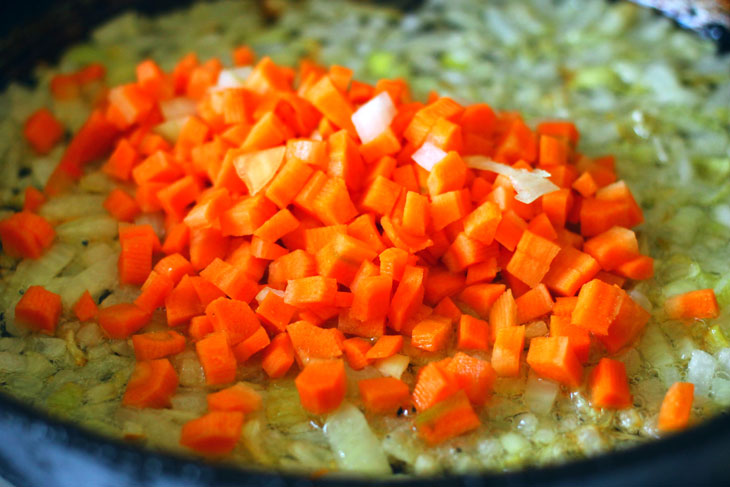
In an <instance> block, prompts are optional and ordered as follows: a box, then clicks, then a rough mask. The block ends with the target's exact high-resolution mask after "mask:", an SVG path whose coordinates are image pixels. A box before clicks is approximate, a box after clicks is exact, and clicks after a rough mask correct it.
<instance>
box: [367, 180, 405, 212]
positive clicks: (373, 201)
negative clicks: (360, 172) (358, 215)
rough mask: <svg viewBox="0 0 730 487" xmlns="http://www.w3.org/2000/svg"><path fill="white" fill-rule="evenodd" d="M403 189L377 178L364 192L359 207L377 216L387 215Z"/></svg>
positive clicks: (398, 185) (394, 183)
mask: <svg viewBox="0 0 730 487" xmlns="http://www.w3.org/2000/svg"><path fill="white" fill-rule="evenodd" d="M401 191H403V187H402V186H401V185H400V184H398V183H396V182H394V181H391V180H390V179H388V178H385V177H383V176H377V177H376V178H375V179H374V180H373V182H372V183H370V186H369V187H368V188H367V189H366V190H365V192H364V194H363V199H362V201H361V202H360V206H361V207H362V208H363V209H364V210H366V211H371V212H373V213H376V214H378V215H389V214H390V211H391V210H392V209H393V205H395V202H396V200H397V199H398V196H399V195H400V193H401Z"/></svg>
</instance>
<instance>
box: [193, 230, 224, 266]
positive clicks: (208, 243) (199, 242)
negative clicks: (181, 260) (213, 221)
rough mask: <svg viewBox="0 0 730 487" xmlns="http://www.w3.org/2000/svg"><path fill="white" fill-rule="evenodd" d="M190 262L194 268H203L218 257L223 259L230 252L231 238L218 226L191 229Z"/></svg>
mask: <svg viewBox="0 0 730 487" xmlns="http://www.w3.org/2000/svg"><path fill="white" fill-rule="evenodd" d="M189 247H190V263H191V264H192V265H193V269H195V270H198V271H199V270H201V269H204V268H205V267H207V266H208V265H209V264H210V263H211V262H213V261H214V260H215V259H216V258H220V259H223V258H225V256H226V255H227V254H228V248H229V239H228V238H227V237H226V236H225V235H223V233H222V232H221V231H220V230H218V229H217V228H213V227H210V228H197V229H194V230H190V243H189Z"/></svg>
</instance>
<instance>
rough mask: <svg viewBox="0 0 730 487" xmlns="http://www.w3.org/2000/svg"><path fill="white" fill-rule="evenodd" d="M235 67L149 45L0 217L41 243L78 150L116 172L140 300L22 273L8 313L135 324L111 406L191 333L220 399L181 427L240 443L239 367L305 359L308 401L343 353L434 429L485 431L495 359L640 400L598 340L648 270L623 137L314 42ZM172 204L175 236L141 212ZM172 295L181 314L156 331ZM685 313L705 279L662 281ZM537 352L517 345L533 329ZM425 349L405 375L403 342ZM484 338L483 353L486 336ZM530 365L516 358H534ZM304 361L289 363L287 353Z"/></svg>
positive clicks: (163, 386) (413, 349)
mask: <svg viewBox="0 0 730 487" xmlns="http://www.w3.org/2000/svg"><path fill="white" fill-rule="evenodd" d="M233 58H234V60H235V61H236V63H237V64H238V65H239V66H240V67H236V68H233V69H223V65H222V63H221V62H220V61H219V60H217V59H215V58H213V59H210V60H208V61H205V62H202V63H201V62H200V61H199V60H198V58H197V56H195V55H194V54H190V55H188V56H186V57H184V58H183V59H181V60H180V62H179V63H178V64H177V65H176V66H175V68H174V69H173V70H172V72H169V73H166V72H164V71H163V70H162V69H161V68H160V67H159V66H158V65H157V64H156V63H155V61H153V60H146V61H144V62H143V63H141V64H139V65H138V66H137V80H136V82H134V83H129V84H124V85H120V86H116V87H112V88H111V89H110V90H109V91H108V95H106V96H104V92H102V91H101V90H100V94H99V95H98V99H97V108H96V110H94V111H93V113H92V114H91V116H90V117H89V118H88V120H87V121H86V123H85V124H84V125H83V126H82V127H81V129H80V130H79V131H78V133H77V134H76V135H75V136H74V138H73V140H72V141H71V143H70V144H69V146H68V148H67V149H66V151H65V153H64V156H63V158H62V159H61V162H60V163H59V165H58V166H57V168H56V170H55V171H54V172H53V174H52V175H51V177H50V178H49V180H48V183H47V184H46V187H45V191H44V193H39V192H38V191H37V190H33V189H29V190H28V191H27V193H26V205H25V207H24V210H23V211H22V212H20V213H16V214H14V215H12V216H10V217H8V218H6V219H5V220H2V221H0V239H1V240H2V245H3V249H5V252H7V253H8V255H11V256H15V257H23V258H29V259H37V258H38V257H40V256H41V255H42V254H43V252H44V251H45V249H47V248H48V247H49V246H50V245H51V244H52V243H53V241H54V237H55V231H54V229H53V226H52V225H51V224H50V223H49V222H48V221H47V220H46V219H44V218H43V217H42V216H39V215H38V214H36V213H35V211H37V210H38V208H39V207H42V205H43V204H44V200H45V198H46V197H50V198H53V197H54V196H56V195H60V194H63V193H64V192H67V191H70V190H72V189H73V187H74V182H75V181H76V180H78V179H79V177H80V176H81V175H82V174H83V167H84V166H85V165H86V164H88V163H90V162H93V161H94V160H96V159H98V158H99V157H106V156H105V155H106V154H108V153H110V155H108V158H107V161H106V163H105V164H104V165H103V167H102V170H103V172H105V173H106V174H107V175H108V176H110V177H112V178H113V179H115V180H116V181H117V182H118V183H119V187H117V188H115V189H113V190H112V191H111V192H110V193H109V194H108V196H107V198H106V200H105V201H104V208H106V210H107V211H108V212H109V214H110V215H111V216H112V217H114V218H115V219H117V220H119V222H120V223H119V242H120V244H121V253H120V256H119V260H118V270H119V280H120V283H121V284H129V285H134V286H141V290H142V292H141V294H139V296H138V297H137V298H136V299H135V300H134V302H123V303H118V304H114V305H112V306H106V307H102V308H100V309H98V308H97V306H96V304H95V302H94V300H93V299H92V297H91V295H90V293H89V292H88V290H86V291H85V292H84V294H83V295H82V296H81V298H80V299H79V300H78V301H77V302H76V303H74V305H73V308H72V310H64V309H63V305H62V299H61V296H60V295H58V294H56V293H53V292H50V291H48V290H46V289H45V288H43V287H42V286H31V287H30V288H29V289H28V290H27V291H26V292H25V293H24V295H23V297H22V298H21V299H20V301H19V302H18V304H17V305H16V307H15V320H16V322H17V323H19V324H21V325H24V326H26V327H28V328H30V329H32V330H35V331H38V332H43V333H48V334H51V335H53V334H54V332H55V328H56V326H57V324H58V322H59V319H60V316H61V314H62V313H64V312H69V311H72V312H73V313H74V314H75V315H76V317H77V318H78V320H79V321H89V320H95V321H96V322H98V324H99V325H100V327H101V328H102V329H103V330H104V332H105V333H106V334H107V335H108V336H109V337H111V338H114V339H127V338H131V340H132V344H133V347H134V353H135V356H136V358H137V364H136V366H135V368H134V372H133V373H132V376H131V378H130V379H129V382H128V383H127V386H126V392H125V393H124V397H123V399H122V403H123V404H124V405H126V406H130V407H136V408H165V407H168V406H170V399H171V397H172V396H173V394H174V393H175V392H176V390H177V387H178V383H179V378H178V374H177V372H176V370H175V368H174V367H173V366H172V364H171V362H170V359H169V357H171V356H173V355H176V354H180V353H182V352H184V351H185V349H186V345H187V344H188V343H192V344H194V347H195V351H196V353H197V357H198V360H199V361H200V363H201V364H202V367H203V370H204V374H205V381H206V383H207V384H208V385H209V386H229V387H226V388H223V389H220V390H219V391H218V392H212V393H210V394H208V412H207V413H206V414H205V415H203V416H202V417H200V418H197V419H193V420H191V421H189V422H188V423H186V424H185V425H184V426H183V429H182V433H181V437H180V442H181V444H182V445H184V446H187V447H189V448H191V449H193V450H196V451H198V452H200V453H203V454H207V455H221V454H226V453H229V452H230V451H231V450H233V448H234V447H235V446H236V444H237V443H238V440H239V437H240V436H241V430H242V428H243V425H244V422H245V420H246V415H247V414H249V413H252V412H254V411H256V410H257V409H259V408H260V407H261V403H262V400H261V397H260V395H259V394H258V393H257V392H256V391H255V390H254V389H252V388H251V387H249V386H247V385H245V384H242V383H237V384H234V383H235V381H236V374H237V369H238V367H239V364H244V363H247V362H249V361H255V363H260V366H261V367H262V368H263V370H264V371H265V372H266V374H267V375H268V377H269V378H270V379H272V380H273V379H278V378H280V377H283V376H285V375H286V374H288V373H292V374H296V380H295V383H296V389H297V392H298V396H299V401H300V402H301V405H302V406H303V407H304V409H305V410H307V411H308V412H309V413H311V414H313V415H324V414H327V413H331V412H333V411H335V410H337V409H338V408H339V407H340V406H341V405H342V403H343V400H344V398H345V394H346V391H347V387H348V384H347V382H348V379H347V374H346V372H345V362H346V363H347V365H348V366H349V367H350V368H351V369H353V370H360V369H363V368H364V367H365V366H367V365H370V364H373V365H375V367H376V368H378V369H381V370H382V369H385V371H386V372H385V373H384V377H381V378H371V379H362V380H359V381H358V383H357V387H358V389H359V391H360V398H361V400H362V405H363V407H364V408H365V409H366V410H367V411H369V412H371V413H375V414H396V413H397V412H398V411H403V410H404V409H408V408H410V407H411V405H413V407H414V408H415V411H416V412H417V414H416V415H415V417H414V426H415V429H416V430H417V432H418V434H419V435H420V436H421V437H422V438H423V439H424V440H425V441H426V442H427V443H429V444H438V443H440V442H443V441H445V440H448V439H450V438H453V437H455V436H458V435H461V434H464V433H466V432H469V431H471V430H474V429H476V428H479V426H480V424H481V420H480V419H479V416H477V414H476V412H475V409H476V410H479V409H481V408H484V407H487V408H488V407H489V404H488V401H489V396H490V393H491V389H492V387H493V383H494V380H495V378H496V377H497V376H499V377H516V376H519V375H520V368H521V367H525V366H527V367H530V368H531V369H532V370H533V371H534V372H535V373H536V374H537V376H538V377H541V378H543V379H549V380H552V381H555V382H557V383H560V384H563V385H564V386H566V387H568V388H580V387H582V386H583V385H584V384H586V385H587V387H589V388H590V391H591V401H592V404H593V406H594V407H595V408H612V409H622V408H626V407H629V406H630V405H631V404H632V397H631V394H630V392H629V385H628V377H627V374H626V370H625V366H624V363H623V362H620V361H617V360H615V359H611V358H607V357H603V358H601V359H600V362H599V363H598V365H597V366H596V367H595V368H594V369H593V371H592V373H591V374H590V378H586V377H584V375H585V374H584V370H583V367H584V365H585V364H586V362H587V361H588V360H589V356H590V350H591V347H598V348H600V349H601V350H605V352H606V353H608V354H613V353H616V352H618V351H620V350H621V349H622V348H623V347H624V346H626V345H627V344H630V343H631V342H633V341H634V340H635V339H636V337H637V336H638V335H639V334H640V333H641V331H642V329H643V328H644V326H645V325H646V323H647V321H648V319H649V313H648V312H647V311H646V310H644V309H643V308H642V307H641V305H640V304H637V303H636V302H635V301H634V300H633V299H632V298H631V296H630V295H629V294H628V293H627V292H626V291H625V290H624V289H623V288H622V287H623V286H624V285H625V284H626V283H627V282H630V281H634V280H642V279H648V278H650V277H652V275H653V259H652V258H651V257H649V256H646V255H642V254H641V253H640V252H639V245H638V241H637V238H636V234H635V233H634V231H632V230H631V227H633V226H635V225H637V224H639V223H641V222H642V221H643V215H642V211H641V209H640V207H639V206H638V204H637V203H636V201H635V200H634V197H633V196H632V194H631V191H630V190H629V189H628V186H627V185H626V183H625V182H624V181H622V180H617V176H616V173H615V170H614V159H613V157H612V156H602V157H598V158H591V157H589V156H587V155H584V154H581V153H580V152H578V151H577V150H576V145H577V143H578V140H579V137H580V134H579V132H578V130H577V128H576V127H575V125H574V124H573V123H571V122H568V121H548V122H543V123H541V124H540V125H538V127H537V129H536V130H532V129H531V128H530V127H529V126H528V125H526V124H525V122H524V121H523V119H522V117H521V116H520V115H519V114H518V113H516V112H498V113H495V112H494V110H492V108H491V107H490V106H489V105H487V104H484V103H479V104H474V105H469V106H462V105H461V104H459V103H457V102H456V101H454V100H453V99H451V98H448V97H441V96H439V95H438V94H436V93H432V94H431V95H430V96H429V99H428V101H427V102H426V103H422V102H417V101H412V100H411V97H410V93H409V88H408V85H407V83H406V82H404V81H403V80H401V79H382V80H380V81H378V82H377V83H375V84H374V85H371V84H367V83H363V82H360V81H357V80H354V79H352V74H353V73H352V71H351V70H350V69H348V68H345V67H343V66H337V65H335V66H332V67H330V68H329V69H326V68H324V67H321V66H319V65H316V64H315V63H313V62H309V61H304V62H302V64H301V67H300V69H299V70H298V71H297V72H295V71H293V70H292V69H290V68H286V67H283V66H279V65H276V64H274V63H273V62H272V60H271V59H270V58H268V57H265V58H263V59H261V60H260V61H258V62H257V63H256V64H255V66H253V67H248V65H249V64H250V63H251V62H252V61H253V59H254V57H253V53H252V52H251V51H250V49H248V48H247V47H241V48H239V49H237V50H236V51H235V52H234V54H233ZM90 71H91V72H93V73H95V76H94V80H96V79H99V78H100V77H103V73H104V68H103V67H102V66H100V65H93V66H90V67H87V68H86V69H84V70H82V71H80V72H77V73H74V74H72V75H65V76H59V77H57V78H56V79H55V80H54V81H57V82H56V83H51V89H52V90H53V94H54V96H56V97H65V96H69V95H68V93H69V92H74V91H76V90H79V89H80V88H79V86H81V85H82V84H83V83H85V82H87V80H86V77H85V76H86V75H85V73H88V72H90ZM62 132H63V127H62V126H61V124H60V123H59V122H58V120H56V119H55V117H54V116H53V114H52V113H50V112H49V111H48V110H47V109H46V108H42V109H40V110H38V111H37V112H35V113H34V114H33V115H31V117H30V118H29V119H28V121H27V123H26V130H25V136H26V139H27V141H28V143H29V144H30V145H31V146H32V147H33V148H34V150H36V151H37V152H39V153H47V152H48V151H49V150H50V149H52V147H53V146H54V145H55V143H56V142H57V141H58V140H59V136H60V134H61V133H62ZM160 210H162V211H163V212H164V215H165V231H164V238H163V239H162V240H160V238H158V235H157V234H156V233H155V230H154V229H153V228H152V226H150V225H140V224H132V223H130V222H131V221H133V220H134V218H135V217H137V216H138V215H139V214H140V213H155V212H158V211H160ZM158 308H164V312H165V315H166V321H167V325H168V326H169V330H163V331H144V328H145V326H146V325H147V324H148V323H149V322H150V320H151V318H152V314H153V313H154V312H155V310H157V309H158ZM667 311H668V313H669V314H670V315H671V317H674V318H681V319H700V318H711V317H715V316H717V314H718V305H717V301H716V299H715V296H714V293H713V292H712V290H711V289H707V290H700V291H694V292H691V293H687V294H684V295H681V296H676V297H674V298H672V299H671V300H669V301H667ZM525 349H527V352H526V354H525V353H524V350H525ZM444 352H445V353H446V354H447V355H446V357H445V358H441V359H440V360H434V361H430V362H428V363H427V364H426V365H425V366H423V367H421V368H420V370H419V371H418V374H417V378H416V381H415V384H413V385H412V387H411V386H410V385H409V384H407V383H406V382H403V381H402V380H401V379H400V377H401V375H402V373H403V371H404V369H405V367H407V366H408V364H409V361H410V356H412V355H422V356H426V357H428V356H432V357H436V354H439V353H444ZM475 352H477V353H475ZM525 362H526V364H527V365H525ZM295 363H296V365H295ZM692 395H693V391H692V385H691V384H684V383H677V384H676V385H675V387H673V388H672V389H671V390H670V392H669V393H668V396H667V399H666V401H665V404H664V405H663V406H662V410H661V413H660V417H659V427H660V429H663V430H676V429H681V428H682V427H684V426H685V425H686V424H687V421H688V420H689V408H690V407H691V403H692Z"/></svg>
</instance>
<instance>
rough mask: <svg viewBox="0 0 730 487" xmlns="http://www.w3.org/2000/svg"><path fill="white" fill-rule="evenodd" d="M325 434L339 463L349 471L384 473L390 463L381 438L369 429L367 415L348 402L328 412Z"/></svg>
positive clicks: (388, 468) (386, 471)
mask: <svg viewBox="0 0 730 487" xmlns="http://www.w3.org/2000/svg"><path fill="white" fill-rule="evenodd" d="M324 434H325V436H326V437H327V439H328V440H329V443H330V446H331V447H332V452H333V453H334V454H335V461H336V462H337V466H339V467H340V468H341V469H342V470H344V471H346V472H359V473H364V474H377V475H384V474H389V473H391V470H390V464H389V463H388V459H387V457H386V456H385V451H383V447H382V445H381V444H380V440H378V437H377V436H375V434H374V433H373V431H372V430H371V429H370V426H369V425H368V422H367V420H366V419H365V416H363V414H362V413H361V412H360V410H359V409H358V408H356V407H355V406H353V405H352V404H350V403H348V402H343V403H342V405H341V406H340V407H339V408H338V409H337V410H336V411H334V412H333V413H332V414H330V415H329V416H327V421H326V422H325V424H324Z"/></svg>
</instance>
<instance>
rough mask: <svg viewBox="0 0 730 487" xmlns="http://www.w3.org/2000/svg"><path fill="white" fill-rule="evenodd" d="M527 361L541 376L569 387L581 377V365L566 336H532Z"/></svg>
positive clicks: (574, 385) (577, 382)
mask: <svg viewBox="0 0 730 487" xmlns="http://www.w3.org/2000/svg"><path fill="white" fill-rule="evenodd" d="M527 363H528V364H529V366H530V367H531V368H532V369H533V370H534V371H535V372H537V374H538V375H540V376H541V377H544V378H546V379H551V380H554V381H557V382H560V383H561V384H565V385H567V386H570V387H578V386H579V385H580V384H581V381H582V378H583V367H581V365H580V362H579V361H578V359H577V358H576V356H575V353H574V352H573V347H571V346H570V341H569V338H568V337H561V336H558V337H535V338H533V339H532V340H531V341H530V349H529V350H528V352H527Z"/></svg>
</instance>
